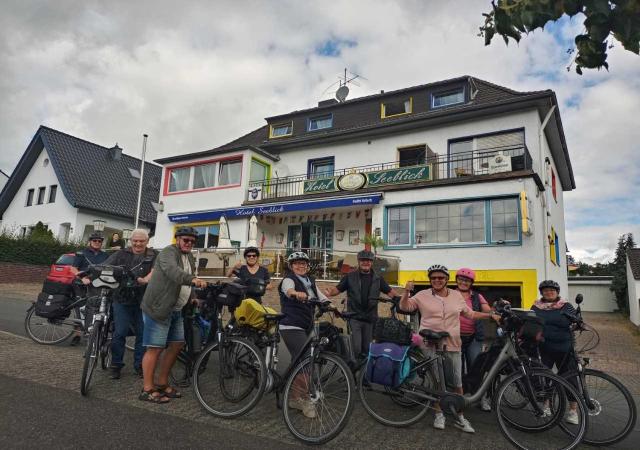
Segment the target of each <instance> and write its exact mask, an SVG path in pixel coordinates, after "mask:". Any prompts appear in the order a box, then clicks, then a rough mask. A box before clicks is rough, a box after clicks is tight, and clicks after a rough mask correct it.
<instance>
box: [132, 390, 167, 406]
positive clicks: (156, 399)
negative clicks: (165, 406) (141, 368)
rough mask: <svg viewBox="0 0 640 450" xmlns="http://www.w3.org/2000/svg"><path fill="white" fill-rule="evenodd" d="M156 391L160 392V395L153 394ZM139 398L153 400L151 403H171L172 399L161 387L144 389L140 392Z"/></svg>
mask: <svg viewBox="0 0 640 450" xmlns="http://www.w3.org/2000/svg"><path fill="white" fill-rule="evenodd" d="M156 392H157V393H158V395H153V394H155V393H156ZM163 399H165V400H163ZM138 400H141V401H143V402H151V403H169V402H170V401H171V399H170V398H169V396H168V395H165V394H164V392H162V391H161V390H159V389H150V390H148V391H145V390H144V389H143V390H142V392H140V395H139V396H138Z"/></svg>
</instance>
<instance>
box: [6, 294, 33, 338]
mask: <svg viewBox="0 0 640 450" xmlns="http://www.w3.org/2000/svg"><path fill="white" fill-rule="evenodd" d="M29 306H31V303H30V302H28V301H25V300H23V299H18V298H10V297H9V298H8V297H4V296H3V295H2V294H0V330H2V331H8V332H9V333H13V334H17V335H20V336H26V332H25V331H24V318H25V316H26V315H27V309H28V308H29Z"/></svg>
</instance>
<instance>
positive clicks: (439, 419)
mask: <svg viewBox="0 0 640 450" xmlns="http://www.w3.org/2000/svg"><path fill="white" fill-rule="evenodd" d="M433 428H435V429H436V430H444V414H442V413H436V418H435V419H434V420H433Z"/></svg>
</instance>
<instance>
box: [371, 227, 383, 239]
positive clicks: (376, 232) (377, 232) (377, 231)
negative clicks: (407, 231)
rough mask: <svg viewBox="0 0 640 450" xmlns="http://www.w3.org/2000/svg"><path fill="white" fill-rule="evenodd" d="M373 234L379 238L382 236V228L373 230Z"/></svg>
mask: <svg viewBox="0 0 640 450" xmlns="http://www.w3.org/2000/svg"><path fill="white" fill-rule="evenodd" d="M373 234H375V235H376V236H377V237H380V236H382V229H381V228H380V227H378V228H376V229H375V230H373Z"/></svg>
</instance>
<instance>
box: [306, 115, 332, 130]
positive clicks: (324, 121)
mask: <svg viewBox="0 0 640 450" xmlns="http://www.w3.org/2000/svg"><path fill="white" fill-rule="evenodd" d="M332 126H333V115H331V114H326V115H324V116H318V117H312V118H310V119H309V126H308V129H307V131H316V130H323V129H325V128H331V127H332Z"/></svg>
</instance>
